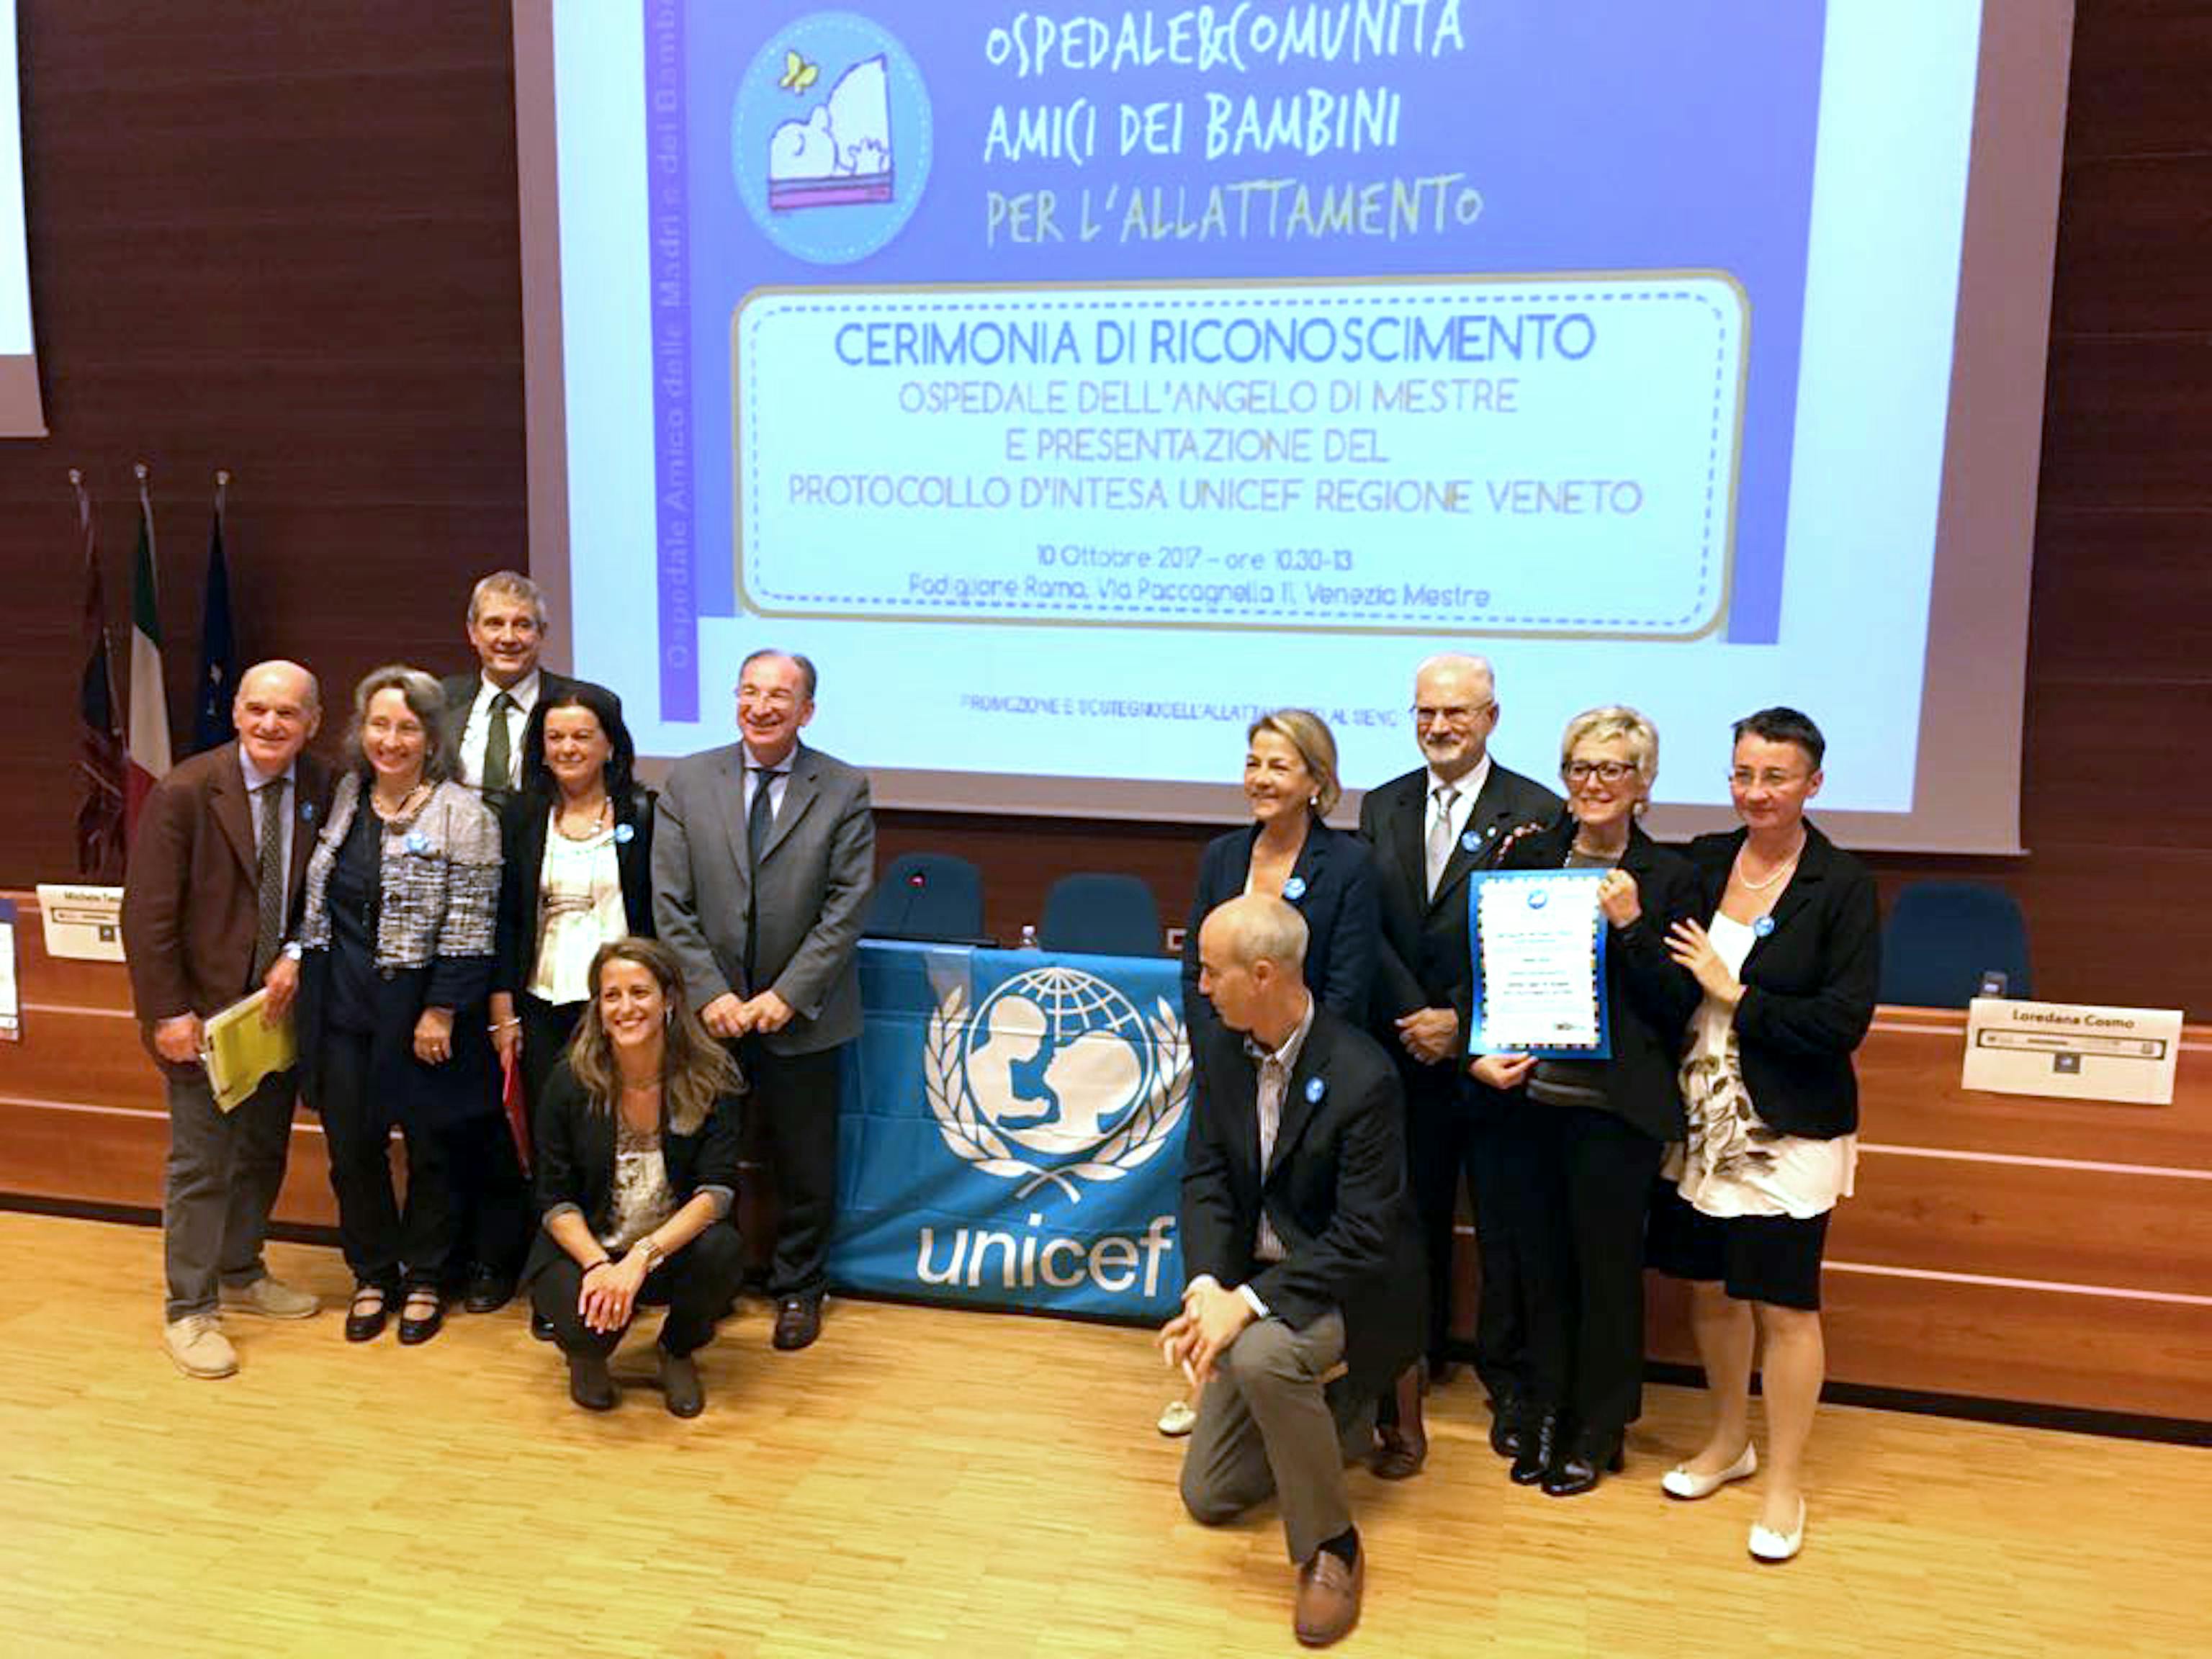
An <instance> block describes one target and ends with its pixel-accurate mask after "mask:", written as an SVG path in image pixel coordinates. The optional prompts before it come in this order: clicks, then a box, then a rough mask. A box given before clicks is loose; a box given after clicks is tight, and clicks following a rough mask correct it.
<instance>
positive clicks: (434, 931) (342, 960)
mask: <svg viewBox="0 0 2212 1659" xmlns="http://www.w3.org/2000/svg"><path fill="white" fill-rule="evenodd" d="M353 708H354V714H353V724H352V726H351V727H350V729H349V731H348V732H347V733H346V742H345V758H346V760H347V762H348V763H349V764H348V765H347V767H346V769H345V770H344V772H343V775H341V776H340V778H339V780H338V785H337V793H336V795H335V797H334V798H333V799H332V800H331V812H330V818H329V821H328V822H327V823H325V825H324V826H323V831H322V834H321V836H319V838H318V839H317V842H316V845H315V850H314V854H313V857H312V858H311V859H310V860H309V861H308V864H307V911H306V915H305V917H304V919H303V920H302V921H301V929H300V939H299V944H298V946H297V947H296V948H297V950H298V951H299V953H300V955H301V988H300V1000H299V1030H300V1055H301V1087H302V1092H303V1093H304V1094H305V1095H306V1097H307V1103H308V1104H309V1105H310V1106H312V1107H313V1109H315V1110H316V1111H318V1112H319V1113H320V1114H321V1115H322V1120H323V1133H324V1137H325V1140H326V1141H327V1143H328V1145H329V1147H330V1157H331V1188H332V1189H333V1190H334V1191H335V1192H336V1194H337V1201H338V1231H339V1234H340V1236H341V1237H342V1238H343V1243H344V1246H345V1255H346V1265H347V1266H349V1267H351V1268H352V1269H353V1275H354V1282H355V1285H356V1289H355V1291H354V1298H353V1304H352V1307H351V1308H350V1309H349V1311H348V1314H347V1317H346V1333H345V1334H346V1340H348V1341H349V1342H366V1341H368V1340H370V1339H372V1338H373V1337H374V1336H376V1335H377V1334H379V1333H380V1332H381V1331H382V1330H383V1328H384V1325H385V1321H386V1316H387V1314H388V1312H389V1310H390V1305H391V1304H392V1303H393V1302H394V1301H397V1300H398V1298H399V1297H401V1296H402V1295H403V1294H404V1297H405V1298H406V1299H405V1304H404V1306H403V1307H402V1309H401V1310H400V1320H399V1340H401V1341H402V1342H408V1343H415V1342H427V1341H428V1340H430V1338H432V1337H433V1336H435V1335H436V1334H437V1333H438V1327H439V1324H440V1322H441V1320H442V1319H443V1317H444V1304H443V1301H442V1299H441V1291H440V1285H441V1282H442V1280H443V1279H444V1278H445V1275H446V1270H447V1258H448V1256H449V1255H451V1254H452V1252H453V1247H454V1234H455V1230H456V1229H455V1220H456V1218H455V1212H454V1207H453V1186H452V1180H451V1174H450V1172H451V1170H452V1169H453V1164H454V1163H455V1154H456V1148H457V1146H459V1145H460V1143H462V1142H463V1141H464V1140H465V1139H466V1138H469V1137H480V1136H483V1135H486V1134H499V1133H505V1127H504V1125H503V1124H502V1123H501V1120H500V1116H499V1109H498V1091H496V1090H495V1088H494V1087H493V1086H492V1073H493V1065H492V1049H491V1041H490V1036H489V1032H488V1031H487V1030H486V1023H485V1014H484V1003H485V998H486V995H487V994H488V992H489V987H490V981H491V970H492V918H493V910H494V907H495V903H496V901H497V899H498V896H499V871H500V856H499V824H498V822H497V820H496V819H495V818H494V817H493V816H492V813H491V811H490V809H489V808H488V807H486V806H485V805H484V804H483V802H482V801H481V800H480V799H477V793H476V792H475V791H474V790H472V789H471V788H469V787H467V786H466V785H465V784H463V783H461V782H460V781H459V780H458V779H457V777H456V776H455V772H456V767H455V764H454V757H453V750H452V745H451V743H450V741H449V740H448V739H447V738H443V737H441V732H443V730H444V722H443V721H441V720H440V719H439V714H440V710H441V693H440V691H439V689H438V682H437V681H436V680H435V679H433V678H431V677H430V676H429V675H428V674H426V673H424V672H422V671H421V670H420V669H416V668H408V667H404V666H398V665H394V666H391V667H385V668H379V669H376V670H375V671H373V672H371V673H370V674H369V675H368V678H365V679H363V680H362V683H361V684H360V685H359V686H358V687H356V689H355V691H354V699H353ZM394 1127H397V1128H398V1130H399V1131H400V1133H401V1135H402V1136H403V1137H404V1139H405V1141H406V1146H407V1197H406V1201H405V1204H404V1207H403V1206H401V1204H400V1203H399V1202H398V1200H397V1199H396V1197H395V1195H394V1194H393V1191H392V1168H391V1160H390V1158H389V1156H388V1154H387V1152H386V1148H387V1146H388V1144H389V1141H390V1138H391V1132H392V1129H393V1128H394Z"/></svg>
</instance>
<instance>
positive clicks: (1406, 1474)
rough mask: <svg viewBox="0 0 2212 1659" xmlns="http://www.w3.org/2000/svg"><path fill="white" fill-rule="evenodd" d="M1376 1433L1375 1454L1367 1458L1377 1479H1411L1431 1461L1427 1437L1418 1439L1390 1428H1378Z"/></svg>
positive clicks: (1368, 1464)
mask: <svg viewBox="0 0 2212 1659" xmlns="http://www.w3.org/2000/svg"><path fill="white" fill-rule="evenodd" d="M1375 1433H1376V1447H1375V1455H1373V1456H1372V1457H1370V1458H1369V1459H1368V1460H1367V1467H1368V1468H1370V1469H1372V1470H1374V1471H1375V1478H1376V1480H1412V1479H1413V1477H1414V1476H1415V1475H1417V1474H1419V1473H1420V1472H1421V1465H1422V1464H1424V1463H1425V1462H1428V1461H1429V1443H1428V1440H1427V1438H1426V1437H1422V1438H1420V1439H1418V1440H1416V1439H1414V1438H1413V1437H1412V1436H1411V1435H1407V1434H1402V1433H1401V1432H1400V1431H1398V1430H1396V1429H1389V1428H1385V1429H1377V1430H1376V1431H1375Z"/></svg>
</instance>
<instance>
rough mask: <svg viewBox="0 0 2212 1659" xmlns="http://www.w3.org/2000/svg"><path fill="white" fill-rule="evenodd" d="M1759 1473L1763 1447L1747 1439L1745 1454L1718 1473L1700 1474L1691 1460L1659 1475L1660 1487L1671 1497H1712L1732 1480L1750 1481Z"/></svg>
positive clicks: (1744, 1447) (1744, 1448)
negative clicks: (1760, 1448)
mask: <svg viewBox="0 0 2212 1659" xmlns="http://www.w3.org/2000/svg"><path fill="white" fill-rule="evenodd" d="M1758 1473H1759V1448H1758V1447H1756V1446H1754V1445H1753V1444H1752V1443H1750V1442H1749V1441H1746V1442H1744V1446H1743V1455H1742V1456H1741V1457H1739V1458H1737V1459H1736V1460H1735V1462H1733V1463H1731V1464H1729V1466H1728V1467H1727V1468H1724V1469H1723V1470H1722V1471H1721V1472H1720V1473H1719V1474H1697V1473H1696V1472H1695V1471H1693V1470H1692V1468H1690V1466H1689V1465H1688V1464H1687V1463H1677V1464H1675V1465H1674V1468H1671V1469H1669V1470H1668V1471H1667V1473H1666V1474H1662V1475H1661V1476H1660V1477H1659V1490H1660V1491H1661V1492H1665V1493H1666V1494H1667V1496H1668V1497H1669V1498H1683V1499H1690V1498H1711V1496H1712V1495H1713V1494H1714V1493H1715V1492H1718V1491H1719V1490H1720V1489H1721V1488H1722V1487H1723V1486H1726V1485H1728V1483H1729V1481H1731V1480H1750V1479H1751V1477H1752V1476H1753V1475H1754V1474H1758Z"/></svg>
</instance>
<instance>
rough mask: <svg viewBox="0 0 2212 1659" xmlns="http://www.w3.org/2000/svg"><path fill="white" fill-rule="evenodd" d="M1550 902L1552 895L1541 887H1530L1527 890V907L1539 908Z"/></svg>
mask: <svg viewBox="0 0 2212 1659" xmlns="http://www.w3.org/2000/svg"><path fill="white" fill-rule="evenodd" d="M1550 902H1552V896H1551V895H1550V894H1549V893H1547V892H1546V891H1545V890H1543V889H1542V888H1541V887H1531V888H1530V889H1529V890H1528V908H1530V909H1531V910H1541V909H1542V908H1544V907H1545V906H1546V905H1547V904H1549V903H1550Z"/></svg>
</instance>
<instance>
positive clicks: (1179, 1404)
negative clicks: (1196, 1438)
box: [1160, 1400, 1198, 1440]
mask: <svg viewBox="0 0 2212 1659" xmlns="http://www.w3.org/2000/svg"><path fill="white" fill-rule="evenodd" d="M1197 1426H1198V1413H1196V1412H1194V1411H1193V1410H1192V1409H1191V1408H1190V1404H1189V1402H1188V1401H1182V1400H1170V1401H1168V1403H1167V1404H1166V1406H1164V1407H1162V1408H1161V1411H1160V1432H1161V1433H1162V1434H1164V1435H1165V1436H1167V1437H1168V1438H1169V1439H1170V1440H1180V1439H1181V1438H1182V1437H1183V1436H1184V1435H1187V1434H1188V1433H1189V1432H1190V1431H1192V1430H1193V1429H1194V1428H1196V1427H1197Z"/></svg>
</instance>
